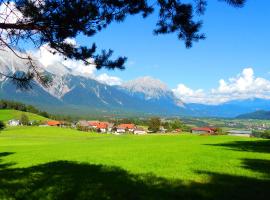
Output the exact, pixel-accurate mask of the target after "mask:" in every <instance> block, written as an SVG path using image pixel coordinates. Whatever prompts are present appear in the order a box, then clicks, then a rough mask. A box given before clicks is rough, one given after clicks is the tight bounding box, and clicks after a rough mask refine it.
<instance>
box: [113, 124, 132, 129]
mask: <svg viewBox="0 0 270 200" xmlns="http://www.w3.org/2000/svg"><path fill="white" fill-rule="evenodd" d="M117 128H122V129H135V125H134V124H120V125H119V126H117Z"/></svg>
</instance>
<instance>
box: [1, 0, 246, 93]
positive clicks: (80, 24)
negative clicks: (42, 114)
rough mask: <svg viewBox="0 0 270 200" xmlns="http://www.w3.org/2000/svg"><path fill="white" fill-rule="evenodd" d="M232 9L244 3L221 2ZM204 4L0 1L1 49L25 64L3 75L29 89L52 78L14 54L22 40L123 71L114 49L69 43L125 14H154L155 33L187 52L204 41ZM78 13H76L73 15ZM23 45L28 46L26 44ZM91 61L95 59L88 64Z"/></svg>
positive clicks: (174, 0)
mask: <svg viewBox="0 0 270 200" xmlns="http://www.w3.org/2000/svg"><path fill="white" fill-rule="evenodd" d="M222 1H224V2H227V3H228V4H229V5H231V6H235V7H240V6H243V5H244V3H245V0H222ZM207 2H208V0H186V1H181V0H156V1H153V0H106V1H104V0H80V1H78V0H61V1H59V0H42V1H41V0H31V1H30V0H13V1H10V0H0V3H1V6H3V8H4V9H1V13H0V16H1V18H2V19H8V18H10V15H12V16H11V17H12V18H13V20H12V22H11V21H10V20H2V21H3V22H1V23H0V31H1V33H3V34H1V35H0V46H2V47H4V48H8V49H10V50H11V51H13V53H14V54H15V55H16V56H18V57H20V58H21V59H25V60H26V61H27V62H28V65H29V70H28V72H26V73H19V74H14V75H8V74H4V73H3V72H0V74H1V75H3V76H6V77H8V78H11V79H13V80H14V81H15V82H17V85H18V86H19V87H22V88H29V84H30V83H31V80H32V79H33V78H36V79H37V80H38V81H39V82H41V83H42V84H44V85H45V86H47V83H48V82H49V81H50V78H49V77H47V76H45V75H42V74H40V72H38V70H37V69H36V67H35V63H34V61H33V60H32V59H31V57H30V56H25V57H22V56H21V55H19V54H18V53H17V52H16V51H15V47H16V49H23V48H24V46H25V45H20V44H23V42H22V41H26V42H28V43H29V45H30V44H31V43H32V44H33V46H34V47H39V46H41V45H43V44H47V45H48V47H49V48H50V49H51V52H52V53H55V54H56V53H57V54H61V55H63V56H64V57H66V58H70V59H76V60H82V61H83V62H84V63H85V64H95V66H96V68H97V69H101V68H107V69H117V68H118V69H124V68H125V66H124V64H125V61H126V57H121V56H120V57H118V58H116V59H115V60H112V59H111V56H112V54H113V51H112V50H107V51H106V50H101V51H100V52H97V46H96V44H95V43H93V44H92V45H90V46H77V45H74V44H72V43H70V42H67V39H68V38H75V37H76V36H78V35H84V36H86V37H93V36H94V35H96V34H97V33H99V32H100V31H102V30H104V29H105V28H107V27H108V26H109V25H111V24H112V23H113V22H123V21H124V20H125V19H126V18H127V17H128V16H130V15H136V14H141V15H142V17H143V18H145V17H147V16H149V15H150V14H152V13H153V12H154V10H156V11H157V12H158V15H157V20H156V21H157V22H156V28H155V29H154V34H156V35H160V34H169V33H175V34H176V35H177V38H178V39H179V40H182V41H184V42H185V45H186V47H187V48H189V47H191V46H192V44H193V42H198V41H200V40H202V39H204V38H205V35H204V33H201V32H200V31H201V27H202V21H201V20H197V18H199V17H200V16H201V15H203V14H204V12H205V10H206V6H207ZM75 13H76V14H75ZM29 45H27V46H29ZM91 60H93V61H91Z"/></svg>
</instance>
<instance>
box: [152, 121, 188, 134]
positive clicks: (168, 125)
mask: <svg viewBox="0 0 270 200" xmlns="http://www.w3.org/2000/svg"><path fill="white" fill-rule="evenodd" d="M161 127H163V128H164V129H165V130H166V131H167V132H171V131H174V130H176V129H180V130H181V131H185V132H190V130H191V128H190V127H189V126H187V125H185V124H184V123H183V122H182V121H180V120H179V119H174V120H170V121H166V122H162V121H161V119H160V118H159V117H153V118H150V119H149V122H148V129H149V130H150V131H152V132H154V133H155V132H158V131H160V129H161Z"/></svg>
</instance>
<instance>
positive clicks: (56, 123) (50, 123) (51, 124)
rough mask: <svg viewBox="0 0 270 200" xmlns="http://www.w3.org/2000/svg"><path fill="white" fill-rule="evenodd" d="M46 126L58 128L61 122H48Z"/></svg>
mask: <svg viewBox="0 0 270 200" xmlns="http://www.w3.org/2000/svg"><path fill="white" fill-rule="evenodd" d="M47 124H48V125H49V126H58V125H60V124H61V122H59V121H48V122H47Z"/></svg>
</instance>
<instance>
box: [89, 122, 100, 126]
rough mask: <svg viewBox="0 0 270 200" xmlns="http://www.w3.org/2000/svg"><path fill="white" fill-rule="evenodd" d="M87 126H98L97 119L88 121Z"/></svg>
mask: <svg viewBox="0 0 270 200" xmlns="http://www.w3.org/2000/svg"><path fill="white" fill-rule="evenodd" d="M88 124H89V126H98V124H99V122H97V121H90V122H88Z"/></svg>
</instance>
